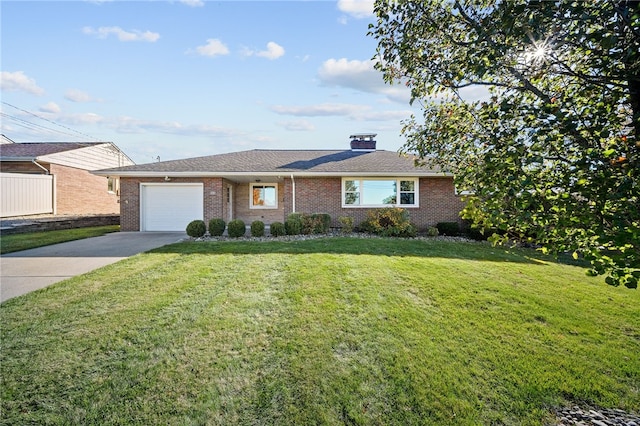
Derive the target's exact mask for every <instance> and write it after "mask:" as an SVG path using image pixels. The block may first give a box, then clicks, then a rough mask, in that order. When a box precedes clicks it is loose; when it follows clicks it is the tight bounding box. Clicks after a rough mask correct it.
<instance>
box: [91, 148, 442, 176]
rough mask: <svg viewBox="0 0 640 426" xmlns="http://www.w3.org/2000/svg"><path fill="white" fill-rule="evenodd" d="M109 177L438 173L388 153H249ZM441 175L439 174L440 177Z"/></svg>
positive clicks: (123, 170)
mask: <svg viewBox="0 0 640 426" xmlns="http://www.w3.org/2000/svg"><path fill="white" fill-rule="evenodd" d="M96 173H97V174H111V175H112V176H136V175H137V176H152V175H154V174H157V175H168V174H189V175H191V176H194V175H209V176H212V175H225V174H241V173H246V174H257V173H282V174H289V173H295V174H309V175H315V174H318V175H321V174H340V173H344V174H357V173H362V174H366V175H372V174H376V173H380V174H404V175H412V176H420V175H433V174H437V173H440V172H439V171H438V170H434V169H428V168H424V167H416V166H415V165H414V158H413V157H409V156H404V155H401V154H399V153H397V152H391V151H384V150H378V151H351V150H347V151H345V150H342V151H331V150H252V151H240V152H232V153H228V154H218V155H210V156H206V157H196V158H187V159H183V160H172V161H162V162H157V163H148V164H139V165H134V166H126V167H119V168H114V169H108V170H100V171H97V172H96ZM440 174H441V173H440Z"/></svg>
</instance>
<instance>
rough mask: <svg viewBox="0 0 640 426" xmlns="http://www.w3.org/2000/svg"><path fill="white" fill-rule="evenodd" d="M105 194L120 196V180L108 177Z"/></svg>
mask: <svg viewBox="0 0 640 426" xmlns="http://www.w3.org/2000/svg"><path fill="white" fill-rule="evenodd" d="M107 192H109V193H111V194H120V179H118V178H113V177H108V178H107Z"/></svg>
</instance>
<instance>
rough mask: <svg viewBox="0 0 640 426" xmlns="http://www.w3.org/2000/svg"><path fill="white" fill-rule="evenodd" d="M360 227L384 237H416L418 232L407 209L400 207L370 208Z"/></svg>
mask: <svg viewBox="0 0 640 426" xmlns="http://www.w3.org/2000/svg"><path fill="white" fill-rule="evenodd" d="M360 228H361V229H362V230H363V231H365V232H370V233H372V234H377V235H382V236H384V237H415V236H416V233H417V230H416V227H415V226H414V225H413V224H411V222H410V221H409V214H408V213H407V211H406V210H405V209H402V208H399V207H386V208H382V209H375V210H369V212H367V218H366V219H365V221H364V222H362V223H361V224H360Z"/></svg>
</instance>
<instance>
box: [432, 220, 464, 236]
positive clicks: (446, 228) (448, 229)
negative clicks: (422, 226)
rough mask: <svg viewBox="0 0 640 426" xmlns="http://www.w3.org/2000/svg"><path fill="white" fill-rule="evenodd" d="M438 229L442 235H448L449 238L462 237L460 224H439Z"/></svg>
mask: <svg viewBox="0 0 640 426" xmlns="http://www.w3.org/2000/svg"><path fill="white" fill-rule="evenodd" d="M436 227H437V228H438V232H439V233H440V235H447V236H449V237H456V236H458V235H460V225H459V224H458V222H438V224H437V225H436Z"/></svg>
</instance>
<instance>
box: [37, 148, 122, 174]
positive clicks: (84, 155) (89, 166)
mask: <svg viewBox="0 0 640 426" xmlns="http://www.w3.org/2000/svg"><path fill="white" fill-rule="evenodd" d="M38 160H41V161H44V162H47V163H54V164H60V165H62V166H68V167H74V168H76V169H82V170H100V169H110V168H112V167H121V166H129V165H132V164H133V162H132V161H131V160H130V159H129V157H127V156H126V155H124V153H122V151H120V150H119V149H118V148H117V147H116V146H115V145H113V144H111V143H104V144H101V145H94V146H90V147H87V148H80V149H74V150H71V151H64V152H58V153H56V154H50V155H44V156H42V157H38Z"/></svg>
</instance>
